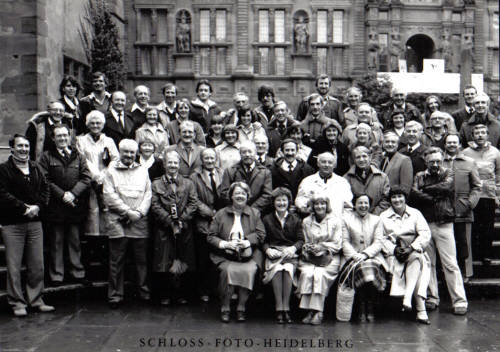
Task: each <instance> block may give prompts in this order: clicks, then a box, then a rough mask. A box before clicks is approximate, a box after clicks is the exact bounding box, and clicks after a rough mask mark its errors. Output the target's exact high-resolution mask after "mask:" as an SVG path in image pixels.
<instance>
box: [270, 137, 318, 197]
mask: <svg viewBox="0 0 500 352" xmlns="http://www.w3.org/2000/svg"><path fill="white" fill-rule="evenodd" d="M297 148H298V146H297V142H296V141H295V140H294V139H291V138H287V139H285V140H284V141H283V142H282V143H281V147H280V149H281V151H282V152H283V155H284V157H283V158H279V159H277V160H276V161H275V162H274V165H273V167H272V168H271V174H272V176H273V185H274V187H286V188H288V189H289V190H290V191H291V192H292V200H291V203H293V202H295V197H296V196H297V191H298V190H299V185H300V182H302V180H303V179H304V178H306V177H307V176H309V175H312V174H313V173H314V169H313V168H312V167H311V166H310V165H308V164H306V163H305V162H303V161H302V160H297Z"/></svg>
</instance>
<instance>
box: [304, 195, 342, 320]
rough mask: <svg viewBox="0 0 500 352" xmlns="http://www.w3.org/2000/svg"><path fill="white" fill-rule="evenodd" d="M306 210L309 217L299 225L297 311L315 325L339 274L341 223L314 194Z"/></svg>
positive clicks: (323, 199) (327, 202)
mask: <svg viewBox="0 0 500 352" xmlns="http://www.w3.org/2000/svg"><path fill="white" fill-rule="evenodd" d="M310 208H311V210H312V214H311V215H309V216H308V217H306V218H305V219H304V220H303V222H302V229H303V232H304V245H303V247H302V257H301V258H300V261H299V270H300V277H299V283H298V287H297V293H298V294H299V295H300V308H302V309H306V310H307V311H308V313H307V315H306V317H305V318H304V319H303V320H302V322H303V323H304V324H312V325H319V324H321V322H322V321H323V308H324V304H325V298H326V296H327V295H328V291H329V290H330V286H331V285H332V284H333V282H334V281H335V279H336V278H337V274H338V272H339V266H340V254H339V252H340V250H341V248H342V222H341V219H340V218H339V217H336V216H334V215H333V214H332V210H331V207H330V200H329V199H328V197H326V196H325V195H322V194H321V195H320V194H316V195H314V196H313V197H312V198H311V200H310Z"/></svg>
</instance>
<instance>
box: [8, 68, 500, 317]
mask: <svg viewBox="0 0 500 352" xmlns="http://www.w3.org/2000/svg"><path fill="white" fill-rule="evenodd" d="M92 84H93V92H92V93H91V94H90V95H88V96H86V97H84V98H82V99H79V98H78V96H79V92H80V85H79V83H78V82H77V81H76V80H75V79H74V78H73V77H71V76H66V77H64V79H63V80H62V82H61V85H60V92H61V99H60V100H59V101H52V102H50V103H49V105H48V109H47V111H44V112H41V113H38V114H36V115H35V116H33V118H31V119H30V120H29V121H28V128H27V131H26V133H25V134H24V135H22V134H16V135H14V136H13V137H12V138H11V140H10V147H11V156H10V157H9V159H8V161H7V162H5V163H3V164H1V165H0V208H1V211H0V222H1V225H2V236H3V241H4V243H5V247H6V262H7V270H8V273H7V292H8V302H9V304H10V306H11V307H12V309H13V312H14V314H15V315H16V316H25V315H27V313H28V312H27V307H29V306H31V307H32V308H34V309H37V310H39V311H41V312H48V311H53V310H54V307H52V306H49V305H46V304H45V303H44V301H43V299H42V289H43V287H44V258H43V255H44V254H43V253H44V252H43V240H45V241H46V242H47V244H48V245H47V248H48V258H46V260H45V262H46V263H47V265H48V267H49V269H48V277H49V278H50V285H54V286H57V285H61V284H63V282H68V281H70V282H77V283H81V284H84V285H88V284H89V281H88V278H87V275H86V270H87V268H86V265H85V261H84V260H82V248H81V238H82V236H85V238H86V242H87V244H88V248H87V250H88V251H89V253H83V256H84V257H85V256H89V255H91V254H90V252H93V253H94V255H97V256H100V258H101V259H102V258H103V257H105V258H107V265H108V270H109V273H108V294H107V299H108V303H109V306H110V307H111V308H112V309H116V308H118V307H119V306H120V305H121V304H122V303H123V301H124V278H125V263H126V261H127V256H128V255H130V256H131V257H133V263H134V269H135V275H134V278H135V284H136V285H137V297H138V298H139V299H141V300H143V301H150V300H151V299H152V295H153V298H155V297H157V299H155V301H158V303H159V304H161V305H163V306H169V305H171V304H174V303H176V304H186V303H188V302H189V301H192V300H193V299H194V298H195V297H196V299H200V300H201V301H203V302H208V301H210V299H211V298H214V296H218V298H219V300H220V319H221V320H222V321H223V322H230V321H231V317H232V315H231V307H234V306H235V308H236V312H235V313H236V315H235V319H236V321H245V320H246V303H247V300H248V298H249V297H250V296H251V294H252V293H254V294H255V296H260V295H261V294H262V292H263V287H264V285H266V284H270V286H271V287H272V291H273V293H274V299H275V310H276V321H277V322H278V323H281V324H283V323H292V322H293V321H294V317H293V316H292V314H291V312H290V311H291V309H290V301H291V298H292V295H293V294H295V295H297V297H298V299H299V302H300V303H299V308H301V309H303V310H304V311H305V313H304V317H303V319H302V322H303V323H305V324H313V325H318V324H321V323H322V320H323V310H324V306H325V299H326V298H327V296H328V295H329V294H331V293H332V292H331V291H332V289H331V288H332V286H333V285H334V283H336V282H337V281H339V280H338V278H339V277H341V278H344V279H345V280H343V281H347V282H348V283H349V284H350V285H351V286H352V287H353V288H354V289H355V292H356V296H355V300H354V309H353V310H354V312H355V314H354V315H353V317H354V319H357V320H359V321H373V320H374V319H375V309H374V306H375V304H376V303H377V302H378V301H379V300H380V299H381V297H383V293H384V292H389V294H390V295H391V296H395V297H401V298H402V301H401V304H402V305H401V307H402V309H403V310H405V311H415V312H416V320H417V322H419V323H422V324H430V323H429V319H428V315H427V311H428V310H433V309H436V307H437V306H438V305H439V292H438V283H437V279H436V265H437V264H436V252H439V257H440V260H441V264H442V269H443V272H444V278H445V280H446V284H447V287H448V291H449V293H450V297H451V301H452V306H453V313H454V314H457V315H463V314H466V312H467V298H466V295H465V290H464V280H468V279H469V278H470V277H471V276H472V275H473V272H472V258H474V259H475V260H482V261H483V262H484V263H485V264H488V262H489V261H490V260H491V257H492V256H493V248H492V236H493V225H494V223H493V221H494V213H495V209H496V207H498V205H499V199H500V198H498V195H499V191H500V187H499V183H500V152H499V151H498V149H497V148H498V145H499V141H500V125H499V122H498V120H497V119H496V118H495V117H494V116H492V115H491V114H490V113H489V110H488V108H489V98H488V96H487V95H486V94H484V93H479V94H478V93H477V91H476V89H475V88H474V87H473V86H467V87H465V90H464V98H465V102H466V105H465V107H464V108H462V109H461V110H459V111H457V112H456V113H453V114H452V115H450V114H448V113H446V112H444V111H442V110H441V102H440V100H439V98H438V97H436V96H429V97H428V98H427V100H426V107H425V112H424V113H422V114H421V113H420V112H419V111H418V109H417V108H416V107H415V106H413V105H411V104H410V103H408V102H406V93H405V92H404V91H403V90H402V89H401V88H394V89H393V90H392V93H391V97H392V102H391V104H390V105H388V106H387V109H386V110H385V111H382V112H381V113H379V114H377V112H376V111H375V109H374V108H373V107H372V106H370V104H368V103H366V102H363V96H362V94H361V91H360V89H358V88H356V87H351V88H349V89H347V92H346V95H345V101H344V102H341V101H339V100H338V99H336V98H335V97H333V96H331V95H330V94H329V92H330V89H331V80H330V78H329V77H328V76H325V75H320V76H318V77H317V79H316V89H317V93H313V94H311V95H309V96H307V97H305V98H304V99H303V101H301V102H300V104H299V107H298V111H297V114H295V115H293V114H292V113H291V111H290V109H289V108H288V107H287V104H286V103H285V102H284V101H281V100H278V99H276V96H275V92H274V89H273V87H271V86H268V85H263V86H261V87H260V88H259V89H258V100H259V102H260V105H259V106H257V107H256V108H251V107H250V105H249V97H248V96H247V95H246V94H244V93H243V92H238V93H236V94H235V95H234V99H233V103H234V107H233V108H231V109H229V110H227V111H224V110H222V109H221V108H220V107H219V106H218V104H217V103H216V102H215V101H213V100H212V99H211V95H212V93H213V88H212V85H211V83H210V82H209V81H207V80H201V81H199V82H198V83H197V85H196V94H197V96H196V97H195V98H194V99H192V100H188V99H179V98H178V97H177V87H176V86H175V85H174V84H171V83H168V84H166V85H165V86H164V87H163V88H162V93H163V97H164V101H162V102H161V103H160V104H159V105H157V106H153V105H150V102H149V100H150V91H149V89H148V87H146V86H143V85H139V86H137V87H136V88H135V89H134V97H135V102H134V104H133V105H132V106H131V107H130V108H129V109H127V99H126V94H125V93H124V92H121V91H116V92H113V93H112V94H110V93H108V92H107V91H106V77H105V75H104V74H103V73H100V72H97V73H95V74H94V75H93V82H92ZM102 248H107V252H106V253H104V254H103V253H99V250H100V249H102ZM65 255H66V256H67V258H65ZM23 256H24V258H25V262H26V263H25V264H26V295H24V294H23V288H22V286H21V264H22V263H21V261H22V258H23ZM233 300H236V302H235V304H232V301H233Z"/></svg>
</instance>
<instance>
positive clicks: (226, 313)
mask: <svg viewBox="0 0 500 352" xmlns="http://www.w3.org/2000/svg"><path fill="white" fill-rule="evenodd" d="M220 320H221V321H222V322H223V323H229V320H230V313H229V311H228V310H226V311H222V312H220Z"/></svg>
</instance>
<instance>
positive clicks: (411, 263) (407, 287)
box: [380, 187, 431, 325]
mask: <svg viewBox="0 0 500 352" xmlns="http://www.w3.org/2000/svg"><path fill="white" fill-rule="evenodd" d="M389 197H390V201H391V207H390V208H389V209H387V210H386V211H384V212H383V213H382V214H380V218H381V219H382V224H383V227H384V240H383V246H382V251H383V253H384V254H385V255H386V256H387V258H386V259H387V263H388V265H389V272H390V273H392V283H391V291H390V295H391V296H396V297H401V296H402V297H403V310H405V311H411V310H412V297H413V299H414V302H415V308H416V311H417V322H419V323H421V324H426V325H429V324H430V322H429V318H428V316H427V312H426V310H425V298H426V297H427V287H428V286H429V280H430V260H429V256H428V255H427V253H426V252H425V248H426V247H427V245H428V244H429V242H430V240H431V231H430V229H429V225H428V224H427V221H426V220H425V218H424V216H423V215H422V213H421V212H420V211H418V210H417V209H415V208H412V207H409V206H408V205H406V194H405V192H404V190H402V189H401V188H398V187H395V188H394V189H392V190H391V193H390V196H389Z"/></svg>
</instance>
